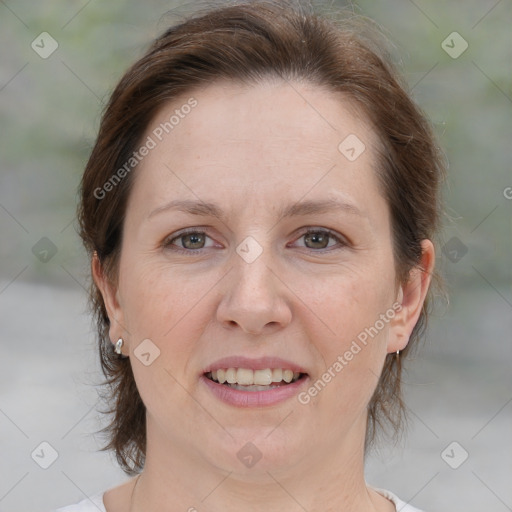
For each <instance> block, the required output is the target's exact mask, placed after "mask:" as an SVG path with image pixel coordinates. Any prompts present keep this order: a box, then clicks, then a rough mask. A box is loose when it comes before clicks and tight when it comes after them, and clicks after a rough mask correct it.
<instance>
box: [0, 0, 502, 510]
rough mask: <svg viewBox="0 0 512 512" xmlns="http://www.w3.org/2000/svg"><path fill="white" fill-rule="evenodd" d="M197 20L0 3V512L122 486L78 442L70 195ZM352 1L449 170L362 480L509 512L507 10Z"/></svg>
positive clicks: (76, 287) (89, 6)
mask: <svg viewBox="0 0 512 512" xmlns="http://www.w3.org/2000/svg"><path fill="white" fill-rule="evenodd" d="M199 4H200V3H199V2H189V3H180V2H178V1H156V0H149V1H146V2H136V1H134V0H129V1H112V2H100V1H99V0H72V1H66V2H64V1H56V0H55V1H50V0H42V1H41V2H37V3H34V2H29V1H28V0H0V40H1V47H0V55H1V64H0V126H1V138H0V145H1V163H0V230H1V242H0V262H1V263H0V265H1V266H0V339H1V344H0V450H1V451H0V511H8V510H9V511H11V512H21V511H23V512H35V511H44V510H52V509H53V508H56V507H57V506H63V505H65V504H69V503H73V502H76V501H79V500H81V499H83V498H85V497H86V496H91V495H93V494H95V493H98V492H100V491H103V490H105V489H107V488H108V487H110V486H113V485H116V484H117V483H119V482H121V481H123V480H124V479H125V478H126V477H125V476H124V475H123V473H122V472H121V471H120V470H119V469H118V468H117V467H116V465H115V463H114V461H113V460H112V458H111V456H109V455H108V454H106V453H103V452H100V451H98V449H99V447H100V446H101V442H102V440H101V438H100V437H99V436H98V435H95V434H94V433H95V432H97V431H98V430H99V428H100V427H101V421H102V420H101V418H100V414H99V412H98V410H99V408H100V407H101V404H100V403H99V402H98V394H97V392H98V389H99V388H98V385H99V384H100V382H101V376H100V374H99V372H98V369H99V366H98V360H97V357H96V350H95V345H94V336H93V330H92V326H91V322H90V318H89V316H88V312H87V305H86V291H85V290H86V288H87V279H88V268H89V267H88V261H86V258H85V253H84V250H83V249H82V246H81V243H80V240H79V238H78V236H77V234H76V231H75V229H76V222H75V219H74V215H75V207H76V200H77V196H76V191H77V186H78V183H79V179H80V176H81V173H82V170H83V167H84V165H85V162H86V160H87V157H88V153H89V151H90V149H91V145H92V143H93V141H94V137H95V135H96V131H97V128H98V124H99V120H100V115H101V110H102V107H103V105H104V103H105V102H106V100H107V98H108V95H109V93H110V92H111V91H112V88H113V87H114V85H115V84H116V82H117V80H118V79H119V78H120V76H121V74H122V73H123V71H124V70H125V69H126V68H127V66H128V65H129V64H130V63H132V62H133V61H134V60H135V59H136V58H137V57H138V56H141V55H142V54H143V53H144V51H145V49H146V48H147V46H148V44H149V43H150V41H151V39H152V38H154V37H155V36H156V35H157V34H159V33H160V32H161V31H162V30H164V29H165V27H166V26H167V25H168V24H169V23H174V22H176V21H179V19H180V17H181V16H182V15H183V14H186V13H188V12H190V11H193V9H194V8H195V7H197V6H198V5H199ZM313 4H314V5H317V6H319V7H323V8H324V9H327V10H332V11H335V10H336V8H337V7H339V6H341V5H346V4H347V2H341V1H340V2H336V1H329V2H324V3H322V2H313ZM350 5H352V6H353V8H354V10H355V12H357V13H359V14H364V15H368V16H370V17H372V18H373V19H374V20H376V21H377V22H378V23H379V24H380V25H381V26H382V27H383V29H384V30H385V31H386V32H387V34H388V36H389V37H390V38H391V40H392V41H393V42H394V44H395V46H396V54H397V56H399V57H400V59H401V61H402V62H401V64H402V68H403V71H404V74H405V77H406V79H407V81H408V83H409V84H410V88H411V90H412V95H413V97H414V98H415V100H416V101H417V102H418V103H419V104H420V106H421V107H422V108H423V109H424V110H425V111H426V112H427V114H428V116H429V117H430V118H431V120H432V122H433V124H434V126H435V130H436V132H437V134H438V136H439V140H440V143H441V145H442V146H443V148H444V150H445V152H446V155H447V158H448V161H449V165H450V167H449V179H448V182H447V186H446V188H445V199H446V202H447V213H448V218H447V221H446V226H445V230H444V233H443V240H442V242H441V250H440V251H439V253H438V262H437V264H438V266H439V268H440V269H441V271H442V272H443V274H444V276H445V279H446V282H447V288H448V292H449V295H450V302H449V304H444V303H442V304H441V306H440V307H438V308H437V310H436V312H435V315H434V316H433V318H432V320H431V325H430V331H429V333H428V336H427V338H426V340H425V341H424V343H423V345H422V347H421V349H420V350H419V351H418V353H417V355H416V356H415V358H414V361H411V363H410V364H409V368H410V369H409V371H408V372H407V374H406V376H405V380H406V394H407V400H408V404H409V407H410V420H411V421H410V427H409V431H408V436H407V437H406V438H405V439H404V441H403V442H402V443H401V444H400V445H399V446H397V447H394V448H393V449H391V448H384V447H383V448H380V449H378V450H376V451H374V452H373V453H372V454H371V455H370V456H369V457H368V463H367V481H368V482H369V483H370V484H372V485H374V486H376V487H384V488H387V489H390V490H392V491H393V492H395V493H396V494H398V495H399V496H400V497H401V498H402V499H404V500H405V501H411V503H412V504H414V505H415V506H417V507H419V508H421V509H424V510H426V511H427V512H434V511H436V512H448V511H450V512H455V511H464V512H470V511H475V512H476V511H479V512H480V511H482V510H493V511H496V512H500V511H506V510H512V487H511V486H510V482H511V481H512V480H511V479H512V403H511V402H512V372H511V360H512V334H511V332H512V286H511V285H512V272H511V261H512V259H511V254H512V172H511V163H510V162H512V124H511V121H512V31H511V29H510V27H511V26H512V1H511V0H479V1H476V0H468V1H465V2H459V1H455V0H449V1H445V0H430V1H426V0H415V1H412V0H388V1H386V2H382V1H378V2H372V1H364V0H361V1H357V2H353V3H351V4H350ZM169 11H171V13H170V14H169V13H168V12H169ZM166 13H168V14H167V15H166ZM45 33H46V34H45ZM41 443H48V444H41ZM383 446H384V445H383ZM45 466H47V468H45Z"/></svg>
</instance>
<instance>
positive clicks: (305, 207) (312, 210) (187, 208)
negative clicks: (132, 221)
mask: <svg viewBox="0 0 512 512" xmlns="http://www.w3.org/2000/svg"><path fill="white" fill-rule="evenodd" d="M169 210H178V211H181V212H184V213H188V214H191V215H198V216H202V217H214V218H217V219H219V220H221V221H222V222H224V221H225V214H224V212H223V211H222V209H221V208H220V207H219V206H218V205H216V204H214V203H208V202H205V201H194V200H189V199H176V200H173V201H170V202H168V203H166V204H164V205H162V206H159V207H158V208H155V209H154V210H153V211H152V212H151V213H150V214H149V215H148V217H147V218H148V219H150V218H152V217H154V216H155V215H158V214H159V213H162V212H166V211H169ZM335 211H342V212H345V213H348V214H351V215H358V216H360V217H367V215H366V214H365V213H363V212H362V211H361V210H360V209H359V208H357V206H355V205H353V204H350V203H345V202H343V201H340V200H338V199H323V200H318V201H311V200H310V201H301V202H298V203H292V204H289V205H286V206H283V207H281V208H280V209H279V212H278V215H277V216H278V222H280V221H282V220H283V219H286V218H289V217H300V216H306V215H314V214H321V213H329V212H335Z"/></svg>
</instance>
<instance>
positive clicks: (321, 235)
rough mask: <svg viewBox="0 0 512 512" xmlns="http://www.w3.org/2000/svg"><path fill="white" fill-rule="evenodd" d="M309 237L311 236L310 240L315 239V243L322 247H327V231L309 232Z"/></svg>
mask: <svg viewBox="0 0 512 512" xmlns="http://www.w3.org/2000/svg"><path fill="white" fill-rule="evenodd" d="M307 237H308V238H309V240H310V241H311V240H312V241H313V244H318V243H319V244H320V245H321V247H322V248H325V247H326V245H325V242H326V241H327V235H326V234H325V233H309V234H308V235H307ZM319 240H320V241H319ZM322 242H324V243H322Z"/></svg>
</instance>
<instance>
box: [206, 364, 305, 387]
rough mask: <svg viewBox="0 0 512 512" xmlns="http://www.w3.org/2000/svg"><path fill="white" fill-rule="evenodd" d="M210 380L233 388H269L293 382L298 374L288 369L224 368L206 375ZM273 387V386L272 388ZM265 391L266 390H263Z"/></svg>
mask: <svg viewBox="0 0 512 512" xmlns="http://www.w3.org/2000/svg"><path fill="white" fill-rule="evenodd" d="M207 375H208V376H209V377H210V378H211V380H213V381H215V382H219V383H220V384H224V383H227V384H233V385H235V386H237V387H238V386H270V385H271V384H272V383H274V382H282V381H284V382H286V383H287V384H289V383H290V382H295V381H296V380H297V379H298V378H299V377H300V375H301V374H300V373H298V372H294V371H292V370H289V369H285V370H283V369H282V368H274V369H270V368H266V369H264V370H251V369H250V368H225V369H218V370H214V371H212V372H210V373H208V374H207ZM272 387H273V386H272ZM265 389H266V388H265Z"/></svg>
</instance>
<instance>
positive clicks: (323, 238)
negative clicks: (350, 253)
mask: <svg viewBox="0 0 512 512" xmlns="http://www.w3.org/2000/svg"><path fill="white" fill-rule="evenodd" d="M300 238H303V239H304V242H305V243H306V244H309V245H310V247H306V248H307V249H312V250H314V249H330V248H332V247H335V246H336V243H334V244H331V245H330V246H329V242H330V241H331V240H333V241H335V242H337V243H338V245H339V246H341V247H345V246H347V245H348V244H347V242H346V241H345V240H343V238H342V237H340V236H339V235H337V234H335V233H334V232H332V231H330V230H328V229H318V228H308V230H307V231H306V232H305V233H303V234H302V236H301V237H300ZM300 238H299V240H300ZM315 252H316V251H315Z"/></svg>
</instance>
